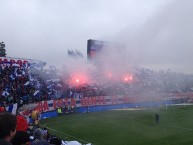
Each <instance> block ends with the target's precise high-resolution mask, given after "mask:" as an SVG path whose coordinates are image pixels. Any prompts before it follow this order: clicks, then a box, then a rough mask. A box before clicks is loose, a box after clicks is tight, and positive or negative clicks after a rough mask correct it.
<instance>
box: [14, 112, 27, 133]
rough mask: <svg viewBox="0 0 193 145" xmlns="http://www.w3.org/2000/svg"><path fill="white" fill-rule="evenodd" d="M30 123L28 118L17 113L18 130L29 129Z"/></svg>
mask: <svg viewBox="0 0 193 145" xmlns="http://www.w3.org/2000/svg"><path fill="white" fill-rule="evenodd" d="M27 129H28V123H27V120H26V119H25V118H24V117H23V116H22V115H20V114H18V115H17V128H16V130H17V131H25V132H26V131H27Z"/></svg>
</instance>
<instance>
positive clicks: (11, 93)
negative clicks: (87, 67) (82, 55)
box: [0, 64, 193, 108]
mask: <svg viewBox="0 0 193 145" xmlns="http://www.w3.org/2000/svg"><path fill="white" fill-rule="evenodd" d="M64 78H70V77H69V76H66V77H60V76H59V75H58V74H57V72H56V70H55V69H53V68H51V69H49V70H45V69H43V68H38V69H37V68H34V67H29V66H28V67H26V66H22V67H20V66H17V65H4V64H1V65H0V106H4V107H5V106H7V105H9V104H13V103H17V105H18V108H19V107H21V106H23V105H25V104H28V103H32V102H39V101H42V100H50V99H58V98H66V97H76V95H77V94H78V95H79V96H80V95H81V96H82V97H83V96H84V97H93V96H107V95H131V94H139V93H144V92H147V91H154V92H157V93H163V92H165V93H176V92H178V93H181V92H192V91H193V75H192V74H184V73H175V72H171V71H166V72H164V71H159V72H155V71H151V70H149V69H145V68H138V69H136V70H135V71H134V72H133V74H132V80H128V81H123V82H120V81H119V82H117V81H114V80H111V79H110V78H104V77H102V76H98V78H97V77H95V80H100V79H101V78H102V80H103V82H102V83H101V82H100V83H98V82H95V83H92V84H78V85H77V84H76V85H74V86H72V85H69V84H68V83H67V81H66V80H64Z"/></svg>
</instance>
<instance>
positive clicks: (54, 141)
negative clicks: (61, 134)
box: [50, 136, 62, 145]
mask: <svg viewBox="0 0 193 145" xmlns="http://www.w3.org/2000/svg"><path fill="white" fill-rule="evenodd" d="M50 144H53V145H61V144H62V140H61V139H59V138H58V137H55V136H54V137H52V138H51V139H50Z"/></svg>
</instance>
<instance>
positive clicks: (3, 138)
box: [0, 111, 91, 145]
mask: <svg viewBox="0 0 193 145" xmlns="http://www.w3.org/2000/svg"><path fill="white" fill-rule="evenodd" d="M0 144H1V145H81V144H80V143H79V142H77V141H65V140H62V139H60V138H59V137H57V136H54V135H51V134H50V132H49V131H48V129H47V128H46V127H43V128H40V126H36V125H34V124H27V120H25V118H24V117H23V116H21V115H20V114H17V115H13V114H11V113H8V112H6V111H3V112H0ZM87 145H91V144H87Z"/></svg>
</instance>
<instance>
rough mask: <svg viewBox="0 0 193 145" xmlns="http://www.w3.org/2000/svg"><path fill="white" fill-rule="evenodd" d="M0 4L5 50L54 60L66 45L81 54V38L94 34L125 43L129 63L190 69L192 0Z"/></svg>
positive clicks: (11, 0) (1, 0)
mask: <svg viewBox="0 0 193 145" xmlns="http://www.w3.org/2000/svg"><path fill="white" fill-rule="evenodd" d="M0 5H1V9H0V41H3V42H4V43H5V44H6V50H7V56H11V57H18V58H31V59H40V60H43V61H46V62H48V63H49V64H52V65H59V64H63V63H65V62H67V61H68V59H67V50H68V49H77V50H79V51H81V52H82V53H83V54H84V57H85V58H86V49H87V48H86V47H87V40H88V39H96V40H104V41H112V42H121V43H124V44H126V45H127V48H128V49H127V51H126V52H125V53H124V55H126V56H128V58H127V59H126V60H125V62H127V63H130V65H136V66H145V67H149V68H152V69H171V70H176V71H180V72H188V73H193V67H192V62H193V57H192V54H193V48H192V46H193V41H192V40H191V39H192V38H193V29H192V26H193V9H192V6H193V1H192V0H185V1H183V0H69V1H66V0H17V1H16V0H0ZM120 54H122V53H120ZM117 59H121V56H120V58H118V57H117ZM68 63H70V62H68Z"/></svg>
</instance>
